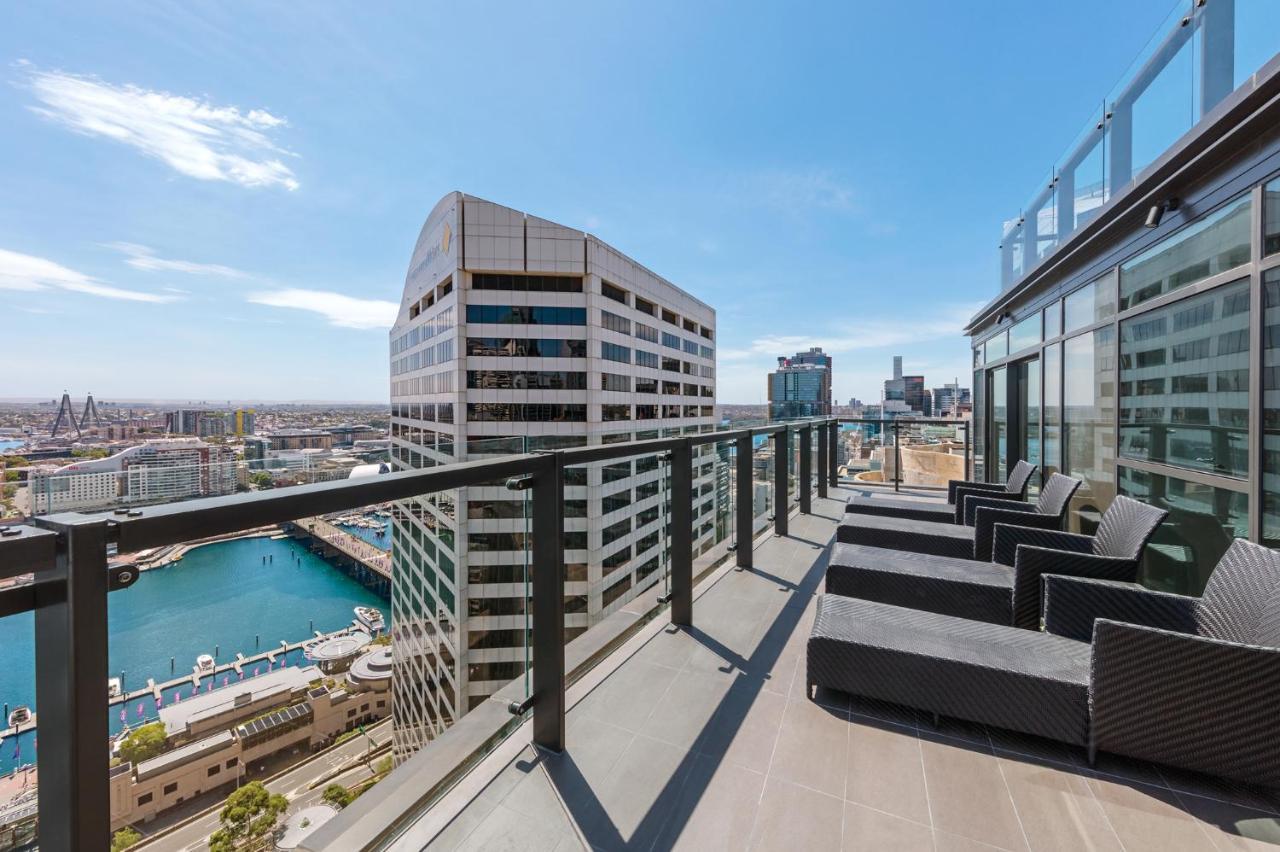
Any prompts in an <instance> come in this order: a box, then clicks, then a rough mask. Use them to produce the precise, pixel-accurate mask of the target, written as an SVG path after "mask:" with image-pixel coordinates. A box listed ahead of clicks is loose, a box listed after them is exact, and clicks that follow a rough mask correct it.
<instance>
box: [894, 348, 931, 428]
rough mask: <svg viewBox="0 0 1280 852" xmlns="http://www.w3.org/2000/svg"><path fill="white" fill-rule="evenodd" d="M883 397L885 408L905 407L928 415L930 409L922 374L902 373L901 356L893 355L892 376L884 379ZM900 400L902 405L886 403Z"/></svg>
mask: <svg viewBox="0 0 1280 852" xmlns="http://www.w3.org/2000/svg"><path fill="white" fill-rule="evenodd" d="M884 399H885V403H886V409H887V408H898V409H899V410H901V409H902V408H905V409H906V410H909V411H914V412H916V413H917V414H921V415H925V416H928V415H929V413H930V410H931V406H930V403H929V394H928V391H926V390H925V387H924V376H904V375H902V356H901V355H894V356H893V378H891V379H885V382H884ZM890 402H900V403H902V406H889V405H887V403H890Z"/></svg>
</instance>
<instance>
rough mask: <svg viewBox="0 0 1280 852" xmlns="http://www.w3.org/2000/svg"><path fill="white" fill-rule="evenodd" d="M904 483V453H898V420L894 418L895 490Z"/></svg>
mask: <svg viewBox="0 0 1280 852" xmlns="http://www.w3.org/2000/svg"><path fill="white" fill-rule="evenodd" d="M900 482H902V453H900V452H898V418H896V417H895V418H893V490H894V491H895V492H896V491H897V490H898V484H899V483H900Z"/></svg>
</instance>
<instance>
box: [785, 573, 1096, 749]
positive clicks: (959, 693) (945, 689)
mask: <svg viewBox="0 0 1280 852" xmlns="http://www.w3.org/2000/svg"><path fill="white" fill-rule="evenodd" d="M1089 656H1090V649H1089V644H1088V643H1087V642H1077V641H1075V640H1073V639H1065V638H1063V637H1061V636H1052V635H1050V634H1047V633H1036V632H1033V631H1030V630H1019V629H1017V628H1015V627H1004V626H1001V625H996V624H985V623H983V622H979V621H969V620H967V619H963V618H955V617H953V616H948V615H938V614H936V613H931V612H921V611H920V610H914V609H907V608H905V607H898V606H892V605H890V604H882V603H877V602H875V601H864V600H859V599H857V598H844V597H840V596H838V595H822V596H821V597H819V598H818V611H817V616H816V618H815V619H814V623H813V630H812V632H811V633H810V635H809V643H808V648H807V661H806V662H807V675H806V678H807V683H808V684H809V685H811V686H812V685H818V686H825V687H828V688H831V689H839V690H842V691H845V692H850V693H853V694H854V695H864V696H867V697H869V698H877V699H880V700H882V701H891V702H894V703H896V704H905V705H907V706H909V707H916V708H919V709H921V710H924V711H926V712H929V713H937V714H939V715H944V716H953V717H956V718H960V719H968V720H970V721H973V722H980V723H982V724H987V725H995V726H997V727H1001V728H1008V729H1010V730H1014V731H1022V732H1024V733H1028V734H1035V735H1036V736H1042V737H1050V738H1052V739H1056V740H1060V741H1062V742H1068V743H1074V744H1077V745H1083V744H1084V743H1085V741H1086V738H1087V734H1088V727H1089Z"/></svg>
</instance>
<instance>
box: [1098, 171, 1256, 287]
mask: <svg viewBox="0 0 1280 852" xmlns="http://www.w3.org/2000/svg"><path fill="white" fill-rule="evenodd" d="M1251 228H1252V225H1251V215H1250V203H1249V196H1247V195H1242V196H1241V197H1240V198H1237V199H1236V200H1235V201H1232V202H1231V203H1229V204H1227V206H1225V207H1223V208H1222V209H1220V210H1218V211H1216V212H1214V213H1210V214H1209V215H1208V216H1205V217H1204V218H1202V219H1199V220H1197V221H1196V222H1194V223H1192V224H1191V225H1189V226H1187V227H1186V228H1183V229H1182V230H1181V231H1179V232H1178V233H1176V234H1174V235H1172V236H1171V237H1169V239H1167V240H1164V241H1163V242H1160V243H1157V244H1156V245H1154V246H1152V247H1151V248H1149V249H1147V250H1146V251H1144V252H1143V253H1142V254H1140V255H1138V256H1137V257H1135V258H1133V259H1132V260H1130V261H1127V262H1126V263H1124V264H1123V265H1121V267H1120V309H1121V310H1125V309H1127V308H1131V307H1133V306H1134V305H1138V304H1141V303H1142V302H1145V301H1147V300H1148V299H1154V298H1155V297H1156V296H1159V295H1161V294H1163V293H1169V292H1172V291H1173V290H1177V289H1178V288H1179V287H1185V286H1187V285H1188V284H1194V283H1195V282H1196V281H1200V280H1203V279H1205V278H1208V277H1209V276H1211V275H1217V274H1218V273H1219V272H1225V271H1226V270H1228V269H1233V268H1234V267H1237V266H1239V265H1240V264H1242V263H1248V262H1249V231H1250V229H1251Z"/></svg>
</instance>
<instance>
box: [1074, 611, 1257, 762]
mask: <svg viewBox="0 0 1280 852" xmlns="http://www.w3.org/2000/svg"><path fill="white" fill-rule="evenodd" d="M1089 692H1090V696H1089V700H1090V704H1091V708H1092V709H1091V715H1092V725H1091V729H1090V746H1091V747H1093V748H1101V749H1104V750H1106V751H1109V752H1114V753H1116V754H1123V755H1127V756H1130V757H1135V758H1139V759H1142V760H1149V761H1153V762H1156V763H1164V764H1168V765H1170V766H1177V767H1181V768H1184V769H1191V770H1195V771H1198V772H1205V773H1209V774H1211V775H1218V776H1222V777H1226V778H1232V779H1234V780H1238V781H1243V782H1246V783H1252V784H1260V785H1266V786H1275V785H1276V784H1278V783H1280V737H1277V736H1276V735H1275V713H1274V707H1275V699H1276V697H1277V696H1280V649H1277V648H1272V647H1266V646H1259V645H1245V644H1243V643H1238V642H1227V641H1223V640H1221V639H1211V638H1209V637H1206V636H1193V635H1188V634H1186V633H1178V632H1175V631H1171V630H1160V629H1158V628H1154V627H1144V626H1140V625H1135V624H1121V623H1119V622H1116V621H1111V620H1109V619H1100V620H1098V621H1097V622H1096V623H1095V625H1094V630H1093V650H1092V665H1091V672H1090V688H1089Z"/></svg>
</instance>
